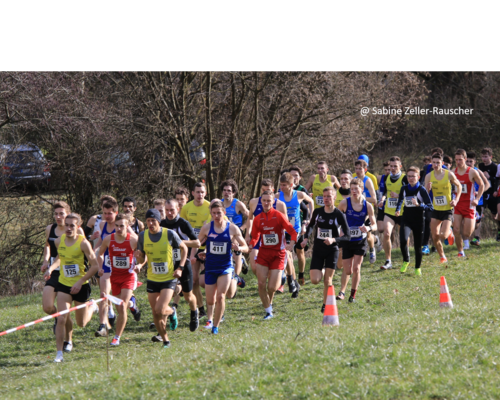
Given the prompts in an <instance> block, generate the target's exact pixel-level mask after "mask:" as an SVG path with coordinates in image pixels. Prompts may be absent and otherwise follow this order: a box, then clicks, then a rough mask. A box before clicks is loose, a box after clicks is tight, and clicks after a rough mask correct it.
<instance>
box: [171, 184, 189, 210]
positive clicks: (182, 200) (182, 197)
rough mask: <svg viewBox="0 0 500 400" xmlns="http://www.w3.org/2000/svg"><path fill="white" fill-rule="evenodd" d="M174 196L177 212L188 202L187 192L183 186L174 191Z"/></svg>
mask: <svg viewBox="0 0 500 400" xmlns="http://www.w3.org/2000/svg"><path fill="white" fill-rule="evenodd" d="M174 196H175V200H177V203H178V204H179V210H182V207H184V206H185V205H186V204H187V202H188V201H189V190H188V189H187V188H185V187H183V186H180V187H178V188H177V189H175V193H174Z"/></svg>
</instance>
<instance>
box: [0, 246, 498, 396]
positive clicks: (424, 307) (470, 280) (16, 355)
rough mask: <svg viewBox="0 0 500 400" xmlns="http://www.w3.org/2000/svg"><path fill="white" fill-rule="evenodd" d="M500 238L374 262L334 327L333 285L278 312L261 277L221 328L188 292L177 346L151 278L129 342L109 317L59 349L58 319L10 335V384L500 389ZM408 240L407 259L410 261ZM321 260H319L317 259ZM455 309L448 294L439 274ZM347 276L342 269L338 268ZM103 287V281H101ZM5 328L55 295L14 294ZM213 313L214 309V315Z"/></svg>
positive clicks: (141, 389) (3, 366)
mask: <svg viewBox="0 0 500 400" xmlns="http://www.w3.org/2000/svg"><path fill="white" fill-rule="evenodd" d="M498 249H499V245H498V243H496V242H493V241H485V242H483V243H482V247H481V249H471V250H469V251H468V252H466V253H467V255H468V259H467V260H463V261H459V260H458V259H457V258H456V248H455V247H452V248H450V247H448V248H446V252H447V254H448V258H449V262H448V264H446V265H440V264H439V263H438V261H439V259H438V256H437V254H432V255H430V256H427V257H424V262H423V266H422V267H423V276H422V277H416V276H415V275H414V274H413V265H412V264H411V265H410V268H409V272H406V273H405V274H402V273H400V272H399V268H396V269H394V270H390V271H380V270H379V267H380V265H381V264H382V263H383V260H382V258H383V253H379V254H378V256H379V261H377V263H376V264H375V266H376V267H373V266H371V265H370V264H369V263H368V262H365V263H364V264H363V267H362V278H361V279H362V280H361V285H360V288H359V291H358V294H357V296H356V298H357V302H356V303H354V304H349V303H347V302H346V301H343V302H338V307H339V319H340V326H339V327H336V328H332V327H322V326H321V321H322V315H321V312H320V308H321V305H322V299H321V296H322V286H320V285H318V286H313V285H311V284H310V282H307V284H306V285H305V286H304V287H303V290H302V291H301V293H300V296H299V298H298V299H291V298H290V295H289V294H288V293H287V290H285V294H283V295H279V296H277V297H276V299H275V301H274V304H275V307H274V308H275V318H274V319H272V320H270V321H262V317H263V315H264V311H263V309H262V306H261V305H260V301H259V297H258V294H257V287H256V283H257V282H256V279H255V277H254V276H253V275H252V274H251V272H250V273H249V275H247V276H245V278H246V279H247V286H246V288H244V289H243V290H239V292H238V294H237V297H236V298H235V299H234V300H229V301H228V304H227V309H226V321H225V322H223V323H222V324H221V327H220V333H219V335H218V336H212V335H211V334H209V333H208V332H206V331H205V329H203V328H201V327H200V330H199V331H197V332H195V333H191V332H189V328H188V322H189V309H188V307H187V305H186V303H185V302H184V301H183V300H182V301H181V305H180V308H179V317H180V323H179V328H178V329H177V330H176V331H175V332H172V333H170V334H169V336H170V340H171V342H172V347H171V348H169V349H163V348H162V347H161V344H160V343H152V342H151V336H152V335H153V333H152V332H150V331H149V330H148V325H149V322H151V320H152V318H151V313H150V309H149V305H148V303H147V299H146V291H145V285H144V286H143V287H141V288H140V290H138V299H139V305H140V306H141V307H142V310H143V319H142V321H141V322H138V323H137V322H135V321H133V320H131V318H129V325H128V327H127V328H126V330H125V333H124V335H123V336H122V344H121V346H120V347H118V348H110V349H109V354H110V357H109V360H110V372H109V374H108V373H107V370H106V341H105V339H103V338H99V339H97V338H95V337H94V330H95V328H96V327H97V324H98V321H97V318H95V317H94V319H93V321H92V322H91V323H90V324H89V325H88V326H87V327H86V328H84V329H80V328H77V329H76V330H75V334H74V350H73V352H72V353H70V354H65V358H64V360H65V361H64V362H63V363H61V364H55V363H53V359H54V357H55V350H56V349H55V337H54V335H53V333H52V323H51V322H45V323H42V324H38V325H36V326H34V327H30V328H27V329H24V330H22V331H19V332H15V333H12V334H9V335H6V336H3V337H0V393H1V395H0V396H1V397H2V398H4V399H19V398H23V399H28V398H63V399H70V398H78V399H80V398H82V399H83V398H85V399H86V398H103V399H114V398H166V397H172V398H231V399H232V398H251V399H253V398H255V399H262V398H267V399H268V398H287V399H312V398H329V399H334V398H339V399H344V398H345V399H347V398H349V399H352V398H380V399H406V398H419V399H421V398H429V399H452V398H467V399H470V398H478V399H484V398H498V397H500V388H499V384H498V376H499V373H500V356H499V353H500V335H499V324H500V317H499V313H498V310H499V309H500V300H499V298H498V287H499V284H498V282H499V281H500V267H499V257H498V255H499V252H498ZM401 261H402V258H401V255H400V251H399V250H398V249H395V251H394V257H393V262H394V264H395V265H396V266H397V265H400V263H401ZM306 270H308V268H307V269H306ZM441 275H444V276H445V277H446V279H447V281H448V286H449V288H450V292H451V296H452V300H453V303H454V305H455V308H454V309H451V310H450V309H440V307H439V277H440V276H441ZM334 285H335V288H336V291H337V292H338V290H339V285H340V274H339V275H336V276H335V277H334ZM95 292H96V290H94V293H95ZM0 309H1V310H2V311H1V316H2V318H1V319H0V330H1V331H3V330H4V329H8V328H12V327H15V326H18V325H20V324H22V323H26V322H29V321H32V320H34V319H36V318H38V317H40V316H42V315H43V312H42V309H41V296H40V295H32V296H17V297H9V298H2V299H0ZM202 322H205V321H204V320H202Z"/></svg>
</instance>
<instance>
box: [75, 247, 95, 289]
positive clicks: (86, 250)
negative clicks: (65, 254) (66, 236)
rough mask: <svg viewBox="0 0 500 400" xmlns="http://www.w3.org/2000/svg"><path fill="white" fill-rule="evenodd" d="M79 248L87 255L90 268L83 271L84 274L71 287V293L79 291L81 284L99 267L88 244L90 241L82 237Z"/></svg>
mask: <svg viewBox="0 0 500 400" xmlns="http://www.w3.org/2000/svg"><path fill="white" fill-rule="evenodd" d="M80 249H81V250H82V252H83V254H85V256H86V257H87V260H88V261H89V263H90V268H89V269H88V271H87V272H86V273H85V275H84V276H83V277H82V278H80V279H78V281H77V282H76V283H75V284H74V285H73V286H72V287H71V291H70V293H71V294H76V293H78V292H79V291H80V289H81V288H82V285H83V284H84V283H85V282H86V281H88V280H89V279H90V278H91V277H92V276H94V275H95V273H96V272H97V270H98V269H99V265H98V264H97V259H96V258H95V254H94V250H93V249H92V246H91V245H90V242H89V241H88V240H87V239H83V240H82V243H81V244H80Z"/></svg>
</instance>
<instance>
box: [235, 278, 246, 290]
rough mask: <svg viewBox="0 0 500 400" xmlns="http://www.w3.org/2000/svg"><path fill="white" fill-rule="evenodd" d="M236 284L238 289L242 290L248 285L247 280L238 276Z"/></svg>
mask: <svg viewBox="0 0 500 400" xmlns="http://www.w3.org/2000/svg"><path fill="white" fill-rule="evenodd" d="M236 282H237V285H238V287H240V288H242V289H243V288H244V287H245V286H246V285H247V284H246V282H245V280H244V279H243V278H242V277H241V276H238V275H236Z"/></svg>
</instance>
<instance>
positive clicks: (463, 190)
mask: <svg viewBox="0 0 500 400" xmlns="http://www.w3.org/2000/svg"><path fill="white" fill-rule="evenodd" d="M462 194H467V184H466V183H462Z"/></svg>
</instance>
